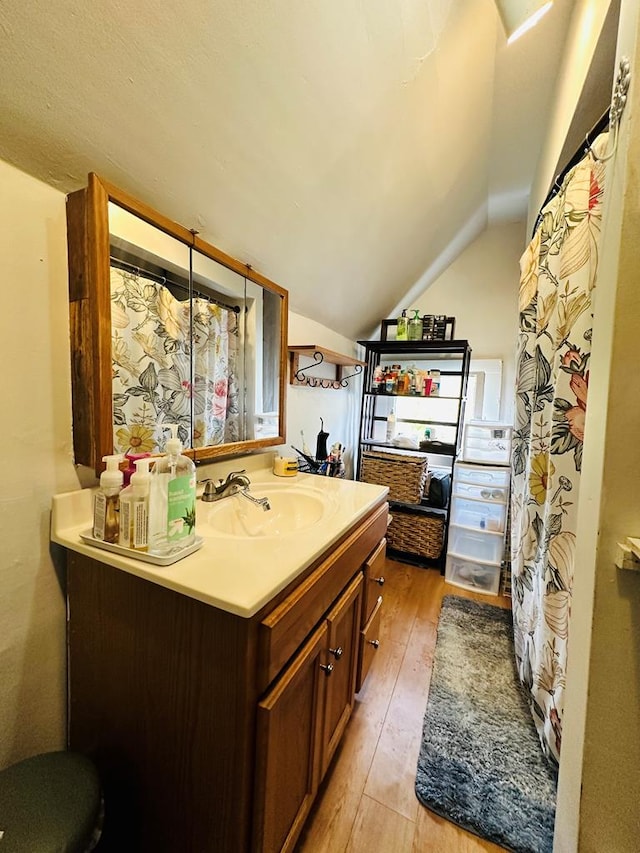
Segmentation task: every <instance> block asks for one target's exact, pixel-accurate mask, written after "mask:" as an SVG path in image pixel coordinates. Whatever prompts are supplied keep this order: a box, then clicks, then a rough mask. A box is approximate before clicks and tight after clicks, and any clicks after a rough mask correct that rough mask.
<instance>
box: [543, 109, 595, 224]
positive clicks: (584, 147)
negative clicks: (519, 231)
mask: <svg viewBox="0 0 640 853" xmlns="http://www.w3.org/2000/svg"><path fill="white" fill-rule="evenodd" d="M610 114H611V107H607V109H606V110H605V111H604V112H603V114H602V115H601V116H600V118H599V119H598V121H597V122H596V123H595V124H594V125H593V127H592V128H591V130H590V131H589V132H588V133H587V134H586V136H585V138H584V142H583V143H582V144H581V145H580V147H579V148H578V149H577V150H576V152H575V153H574V154H573V155H572V156H571V158H570V159H569V161H568V162H567V163H566V165H565V166H564V167H563V169H562V170H561V171H560V172H559V173H558V175H557V176H556V179H555V180H554V182H553V185H552V187H551V189H550V190H549V192H548V194H547V197H546V198H545V200H544V202H543V203H542V206H541V207H540V212H539V213H538V216H537V217H536V221H535V224H534V226H533V232H532V234H531V236H532V237H533V235H534V234H535V233H536V230H537V228H538V225H539V224H540V220H541V219H542V211H543V210H544V209H545V207H546V206H547V205H548V204H549V202H550V201H551V199H552V198H553V197H554V196H556V195H557V194H558V193H559V192H560V188H561V187H562V182H563V181H564V179H565V176H566V175H567V174H568V173H569V172H570V171H571V169H573V167H574V166H577V164H578V163H579V162H580V161H581V160H582V158H583V157H584V155H585V154H586V153H587V152H588V151H590V150H591V145H592V143H593V142H594V141H595V140H596V139H597V138H598V136H600V134H601V133H604V131H605V130H607V128H608V127H609V117H610Z"/></svg>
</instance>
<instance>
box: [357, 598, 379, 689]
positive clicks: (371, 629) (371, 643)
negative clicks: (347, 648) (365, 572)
mask: <svg viewBox="0 0 640 853" xmlns="http://www.w3.org/2000/svg"><path fill="white" fill-rule="evenodd" d="M381 615H382V596H381V595H380V596H379V597H378V600H377V601H376V604H375V607H374V608H373V613H372V615H371V619H369V621H368V622H367V624H366V626H365V627H364V628H363V629H362V631H360V655H359V658H358V678H357V679H356V693H358V692H359V690H360V688H361V687H362V685H363V684H364V680H365V678H366V677H367V673H368V672H369V669H370V668H371V664H372V663H373V658H374V655H375V653H376V651H377V650H378V646H379V645H380V617H381Z"/></svg>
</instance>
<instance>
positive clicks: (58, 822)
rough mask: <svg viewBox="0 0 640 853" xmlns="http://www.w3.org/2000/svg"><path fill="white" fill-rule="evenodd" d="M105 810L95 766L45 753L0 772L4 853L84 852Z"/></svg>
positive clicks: (64, 755) (69, 756)
mask: <svg viewBox="0 0 640 853" xmlns="http://www.w3.org/2000/svg"><path fill="white" fill-rule="evenodd" d="M100 810H101V794H100V780H99V778H98V773H97V771H96V769H95V767H94V766H93V764H92V762H91V761H90V760H89V759H88V758H85V756H84V755H79V754H78V753H75V752H46V753H43V754H42V755H34V756H33V757H32V758H26V759H25V760H24V761H18V762H17V764H12V765H11V766H10V767H7V768H6V769H5V770H2V771H0V851H1V853H84V851H86V850H89V849H91V846H92V837H93V835H94V830H95V829H96V826H97V824H98V821H99V816H100Z"/></svg>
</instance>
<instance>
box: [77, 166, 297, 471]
mask: <svg viewBox="0 0 640 853" xmlns="http://www.w3.org/2000/svg"><path fill="white" fill-rule="evenodd" d="M109 202H113V203H114V204H116V205H118V206H119V207H122V208H123V209H124V210H127V211H128V212H129V213H132V214H134V215H135V216H138V217H139V218H140V219H142V220H143V221H145V222H147V223H148V224H149V225H152V226H154V227H156V228H158V229H160V230H161V231H163V232H164V233H165V234H168V235H169V236H170V237H174V238H175V239H176V240H178V241H180V242H181V243H184V244H185V245H186V246H187V247H189V248H192V249H194V250H196V251H198V252H201V253H202V254H203V255H205V256H206V257H208V258H210V259H211V260H214V261H217V262H218V263H219V264H222V265H223V266H225V267H227V268H229V269H231V270H233V271H234V272H236V273H238V274H239V275H241V276H244V277H245V278H247V279H248V280H249V281H252V282H254V283H255V284H257V285H259V286H260V287H263V288H264V289H265V290H269V291H271V292H272V293H275V294H277V295H278V296H279V297H280V298H281V303H280V360H279V370H280V375H279V393H278V400H279V407H278V433H279V434H278V435H277V436H273V437H269V438H255V439H247V440H243V441H237V442H233V443H229V444H218V445H210V446H207V447H199V448H196V449H195V450H194V449H192V448H188V449H186V450H185V454H186V455H187V456H190V457H191V458H193V459H194V460H195V461H196V462H201V461H205V460H209V459H214V458H216V457H219V456H230V455H233V454H239V453H243V452H250V451H252V450H257V449H259V448H264V447H272V446H275V445H279V444H284V443H285V441H286V399H285V385H286V375H287V370H286V362H287V321H288V307H289V295H288V292H287V291H286V290H285V289H284V288H282V287H280V286H279V285H277V284H275V283H274V282H272V281H270V280H269V279H268V278H265V277H264V276H262V275H260V273H257V272H256V271H255V270H253V269H252V268H251V266H249V265H248V264H243V263H241V262H240V261H238V260H236V259H235V258H232V257H231V256H229V255H227V254H226V253H225V252H222V251H221V250H220V249H217V248H216V247H215V246H212V245H210V244H209V243H207V242H206V241H205V240H202V239H201V238H200V237H198V235H197V233H194V232H192V231H189V230H188V229H187V228H184V227H183V226H182V225H178V224H177V223H175V222H173V221H172V220H170V219H168V218H167V217H165V216H163V215H162V214H160V213H158V212H157V211H156V210H154V209H153V208H151V207H149V206H148V205H147V204H145V203H144V202H141V201H138V200H137V199H135V198H133V197H132V196H130V195H129V194H128V193H126V192H124V191H123V190H120V189H118V188H117V187H115V186H113V184H110V183H109V182H108V181H105V180H104V179H102V178H100V177H98V175H96V174H95V173H93V172H92V173H90V174H89V179H88V186H87V187H86V188H84V189H81V190H77V191H76V192H73V193H70V194H69V195H68V196H67V244H68V262H69V323H70V334H71V394H72V411H73V449H74V455H75V462H76V464H79V465H88V466H89V467H91V468H93V469H94V470H95V471H96V473H99V472H100V471H102V470H104V463H103V462H102V457H103V456H107V455H109V454H112V453H113V399H112V361H111V285H110V269H109V256H110V239H109Z"/></svg>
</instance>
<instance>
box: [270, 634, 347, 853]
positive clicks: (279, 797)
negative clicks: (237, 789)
mask: <svg viewBox="0 0 640 853" xmlns="http://www.w3.org/2000/svg"><path fill="white" fill-rule="evenodd" d="M327 637H328V627H327V624H326V623H324V622H323V623H322V624H321V625H320V627H319V628H318V629H317V630H316V631H315V632H314V633H313V634H312V635H311V637H310V638H309V640H308V641H307V642H306V643H305V644H304V645H303V647H302V648H301V650H300V652H299V653H298V654H297V655H296V657H295V658H294V660H293V662H292V663H291V664H290V665H289V666H288V667H287V668H286V669H285V670H284V673H283V675H282V677H281V678H280V680H279V681H278V682H277V683H276V685H275V686H274V687H273V688H272V690H271V691H270V692H269V693H268V694H267V696H266V697H265V698H264V699H263V700H262V701H261V702H260V703H259V704H258V713H257V755H256V789H255V790H256V806H255V807H256V812H255V833H254V849H255V850H258V851H264V853H276V851H280V850H282V851H288V850H292V849H293V847H294V845H295V842H296V839H297V837H298V835H299V833H300V830H301V828H302V824H303V823H304V820H305V818H306V816H307V814H308V813H309V809H310V808H311V804H312V802H313V798H314V796H315V793H316V790H317V787H318V783H319V778H320V757H321V743H320V738H321V735H322V728H321V726H322V720H321V710H322V707H323V704H324V698H325V687H326V684H327V683H328V682H329V681H330V680H331V679H330V678H327V677H326V675H325V673H326V671H327V670H326V669H325V670H324V671H323V669H322V667H326V649H327ZM331 674H332V675H333V673H331Z"/></svg>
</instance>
